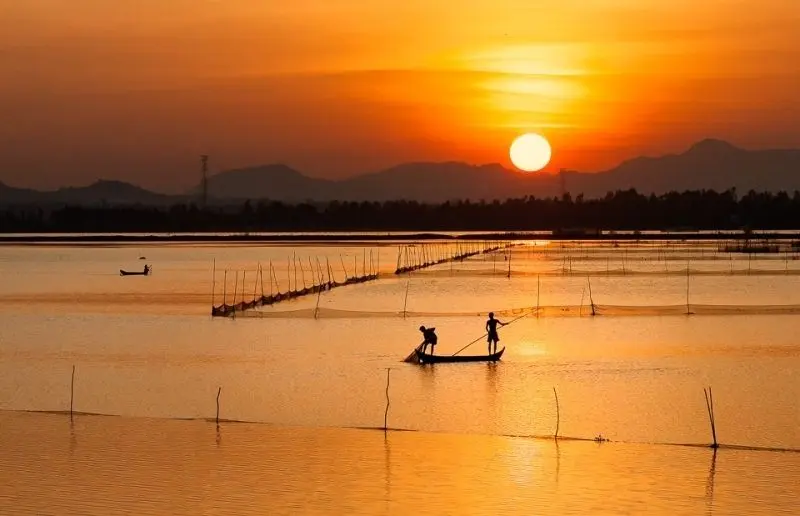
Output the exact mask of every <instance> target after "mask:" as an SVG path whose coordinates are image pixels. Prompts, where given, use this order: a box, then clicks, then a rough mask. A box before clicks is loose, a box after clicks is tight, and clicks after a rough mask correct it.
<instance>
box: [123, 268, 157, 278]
mask: <svg viewBox="0 0 800 516" xmlns="http://www.w3.org/2000/svg"><path fill="white" fill-rule="evenodd" d="M151 272H153V269H151V268H149V267H148V268H147V269H145V270H143V271H124V270H122V269H120V270H119V275H120V276H149V275H150V273H151Z"/></svg>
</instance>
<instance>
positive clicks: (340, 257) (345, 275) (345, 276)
mask: <svg viewBox="0 0 800 516" xmlns="http://www.w3.org/2000/svg"><path fill="white" fill-rule="evenodd" d="M339 261H340V262H342V270H343V271H344V281H345V282H347V267H345V265H344V258H342V254H341V253H339Z"/></svg>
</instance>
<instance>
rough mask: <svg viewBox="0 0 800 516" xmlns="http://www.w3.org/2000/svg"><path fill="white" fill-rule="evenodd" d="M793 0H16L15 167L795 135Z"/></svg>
mask: <svg viewBox="0 0 800 516" xmlns="http://www.w3.org/2000/svg"><path fill="white" fill-rule="evenodd" d="M798 33H800V3H798V1H797V0H759V1H758V2H756V3H754V2H752V1H750V0H702V1H698V0H691V1H690V0H671V1H670V2H656V1H655V0H561V1H559V2H544V1H541V2H540V1H538V0H461V1H460V2H457V3H456V2H452V1H449V0H424V1H423V0H404V1H401V0H369V1H367V0H362V1H356V0H336V1H331V0H294V1H292V2H273V1H266V0H136V1H120V2H112V1H108V0H25V1H24V2H22V1H19V0H0V110H2V113H3V117H2V119H3V123H2V124H0V156H2V163H1V164H0V181H3V182H6V183H9V184H12V185H19V186H34V187H53V186H58V185H62V184H84V183H87V182H90V181H93V180H95V179H97V178H101V177H102V178H115V179H122V180H127V181H132V182H135V183H138V184H142V185H144V186H147V187H151V188H160V189H166V190H171V191H174V190H179V189H184V188H187V187H188V186H190V185H192V184H194V183H196V181H197V177H196V176H197V167H198V158H197V155H198V154H201V153H208V154H210V155H211V164H212V168H213V169H214V170H218V169H221V168H229V167H234V166H242V165H248V164H260V163H270V162H276V161H280V162H285V163H288V164H290V165H292V166H294V167H296V168H298V169H300V170H303V171H305V172H307V173H309V174H312V175H317V176H326V177H342V176H347V175H353V174H357V173H362V172H367V171H374V170H377V169H380V168H383V167H386V166H391V165H393V164H396V163H399V162H403V161H420V160H450V159H453V160H463V161H469V162H475V163H486V162H501V163H504V164H508V153H507V150H508V145H509V143H510V142H511V140H512V139H513V138H514V136H516V135H517V134H519V133H521V132H525V131H538V132H541V133H542V134H544V135H545V136H546V137H547V138H548V139H550V140H551V142H552V144H553V147H554V156H553V162H552V164H551V167H550V169H557V168H559V167H568V168H572V169H578V170H585V171H594V170H602V169H604V168H609V167H611V166H613V165H615V164H616V163H617V162H619V161H620V160H622V159H625V158H628V157H632V156H635V155H638V154H641V153H647V154H659V153H666V152H679V151H682V150H683V149H684V148H685V147H687V146H688V145H689V144H691V143H692V142H694V141H695V140H698V139H701V138H705V137H717V138H724V139H728V140H730V141H732V142H734V143H737V144H740V145H742V146H745V147H787V146H797V147H800V124H798V123H797V120H800V97H799V96H798V95H797V85H798V84H800V37H798V36H797V34H798Z"/></svg>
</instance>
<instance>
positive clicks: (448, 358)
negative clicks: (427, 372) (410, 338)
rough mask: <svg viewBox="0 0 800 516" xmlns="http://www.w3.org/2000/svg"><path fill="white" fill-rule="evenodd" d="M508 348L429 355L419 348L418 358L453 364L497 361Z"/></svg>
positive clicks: (421, 360)
mask: <svg viewBox="0 0 800 516" xmlns="http://www.w3.org/2000/svg"><path fill="white" fill-rule="evenodd" d="M505 350H506V348H502V349H501V350H500V351H498V352H497V353H492V354H491V355H455V356H453V355H429V354H427V353H423V352H422V351H419V350H417V359H419V362H420V363H421V364H451V363H456V362H497V361H498V360H500V357H502V356H503V353H504V352H505Z"/></svg>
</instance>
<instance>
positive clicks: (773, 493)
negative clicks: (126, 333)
mask: <svg viewBox="0 0 800 516" xmlns="http://www.w3.org/2000/svg"><path fill="white" fill-rule="evenodd" d="M0 442H2V443H3V445H4V452H3V454H1V455H0V512H2V513H3V514H6V515H16V514H34V513H35V514H87V515H93V514H104V515H105V514H110V513H119V512H125V513H132V514H156V515H159V514H200V513H202V514H289V513H304V514H545V515H546V514H621V513H636V514H641V513H647V514H700V513H706V514H726V515H736V514H749V515H752V514H756V515H758V514H790V513H792V511H793V510H794V509H795V508H796V502H797V491H796V486H797V485H798V482H800V454H797V453H777V452H758V451H746V450H720V451H719V452H712V451H711V450H709V449H704V448H691V447H676V446H657V445H625V444H616V443H603V444H597V443H593V442H579V441H560V442H558V443H556V442H554V441H552V440H534V439H525V438H509V437H490V436H463V435H450V434H431V433H418V432H396V431H390V432H388V433H387V434H384V433H383V432H382V431H370V430H355V429H311V428H290V427H279V426H278V427H276V426H271V425H263V424H246V423H222V424H221V425H220V426H219V427H216V425H214V424H213V422H212V423H207V422H205V421H177V420H158V419H137V418H121V417H103V416H76V417H75V419H74V422H73V423H72V424H71V423H70V420H69V416H68V415H53V414H30V413H13V412H0ZM709 464H710V467H709Z"/></svg>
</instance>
